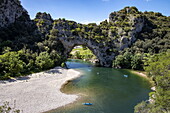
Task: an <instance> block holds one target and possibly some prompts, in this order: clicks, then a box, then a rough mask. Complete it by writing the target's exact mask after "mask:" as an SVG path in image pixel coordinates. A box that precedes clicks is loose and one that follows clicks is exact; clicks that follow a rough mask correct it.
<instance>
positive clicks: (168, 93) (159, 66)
mask: <svg viewBox="0 0 170 113" xmlns="http://www.w3.org/2000/svg"><path fill="white" fill-rule="evenodd" d="M145 65H146V67H145V70H146V71H147V72H148V76H149V77H151V78H152V79H153V81H154V83H155V88H156V91H154V92H151V93H150V100H149V101H146V102H144V101H143V102H142V103H140V104H138V105H137V106H136V107H135V112H136V113H169V112H170V103H169V101H170V51H169V50H168V52H164V53H160V54H155V55H154V56H152V57H151V58H149V59H148V61H147V62H146V63H145Z"/></svg>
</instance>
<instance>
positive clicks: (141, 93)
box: [48, 60, 150, 113]
mask: <svg viewBox="0 0 170 113" xmlns="http://www.w3.org/2000/svg"><path fill="white" fill-rule="evenodd" d="M66 63H67V65H68V66H69V67H70V68H74V69H76V70H78V71H80V72H81V73H82V75H81V77H79V78H76V79H74V80H72V81H70V82H68V84H66V85H65V86H64V87H63V88H62V89H61V90H62V92H65V93H67V94H78V95H79V96H80V97H81V98H80V99H79V100H78V101H76V102H74V103H72V104H69V105H66V106H64V107H61V108H58V109H56V110H52V111H49V112H48V113H133V112H134V106H135V105H136V104H137V103H139V102H141V101H142V100H147V99H148V93H149V92H150V83H149V81H147V80H146V79H145V78H142V77H140V76H136V75H134V74H132V73H130V72H129V71H127V70H121V69H113V68H103V67H94V66H92V65H91V64H89V63H86V62H77V61H76V62H75V61H74V60H73V61H68V62H66ZM124 75H128V77H124ZM86 102H87V103H93V105H92V106H85V105H82V103H86Z"/></svg>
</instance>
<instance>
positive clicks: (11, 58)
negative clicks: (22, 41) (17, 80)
mask: <svg viewBox="0 0 170 113" xmlns="http://www.w3.org/2000/svg"><path fill="white" fill-rule="evenodd" d="M24 67H25V63H24V62H23V61H22V60H20V56H19V52H7V53H5V54H3V55H0V69H1V70H2V72H0V73H1V74H2V75H4V76H5V77H6V78H8V77H10V76H11V77H15V76H20V75H21V73H22V72H23V69H24Z"/></svg>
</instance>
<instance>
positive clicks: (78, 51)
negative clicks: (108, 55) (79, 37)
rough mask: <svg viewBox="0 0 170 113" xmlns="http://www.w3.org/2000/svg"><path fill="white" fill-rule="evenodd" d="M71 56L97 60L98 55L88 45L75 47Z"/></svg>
mask: <svg viewBox="0 0 170 113" xmlns="http://www.w3.org/2000/svg"><path fill="white" fill-rule="evenodd" d="M70 58H72V59H83V60H85V61H91V60H95V59H96V56H95V55H94V54H93V53H92V51H91V50H90V49H88V48H87V47H84V46H83V47H82V46H79V47H77V48H74V49H73V50H72V52H71V53H70Z"/></svg>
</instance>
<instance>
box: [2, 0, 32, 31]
mask: <svg viewBox="0 0 170 113" xmlns="http://www.w3.org/2000/svg"><path fill="white" fill-rule="evenodd" d="M22 16H24V17H22ZM25 17H26V18H25ZM23 18H24V21H26V20H30V18H29V16H28V13H27V11H26V10H25V9H24V8H23V7H22V6H21V3H20V1H19V0H0V28H1V27H7V26H8V25H10V24H11V23H14V22H15V21H16V20H18V19H23Z"/></svg>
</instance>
